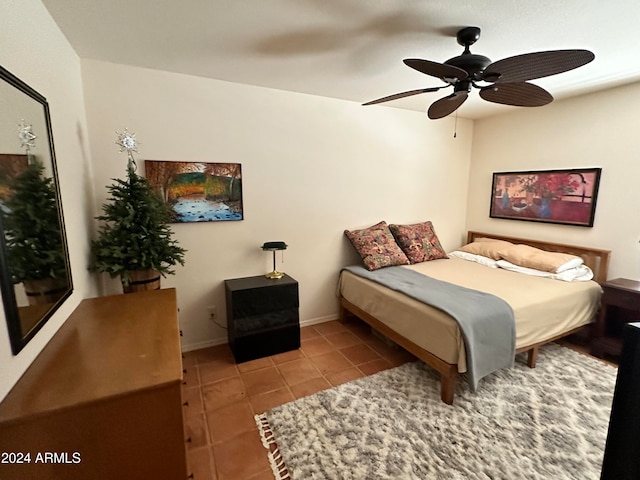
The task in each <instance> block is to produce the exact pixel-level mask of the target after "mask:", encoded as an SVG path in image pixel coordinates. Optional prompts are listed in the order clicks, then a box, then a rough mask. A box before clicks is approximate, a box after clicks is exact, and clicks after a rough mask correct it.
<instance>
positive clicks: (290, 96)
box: [82, 60, 473, 349]
mask: <svg viewBox="0 0 640 480" xmlns="http://www.w3.org/2000/svg"><path fill="white" fill-rule="evenodd" d="M82 71H83V79H84V87H85V99H86V104H87V118H88V124H89V132H90V138H91V148H92V152H91V153H92V158H93V159H94V166H93V168H94V172H95V188H96V197H97V207H96V208H98V206H99V205H101V204H102V203H103V201H104V200H105V198H106V194H107V191H106V188H105V186H106V185H108V184H110V183H112V182H111V180H110V179H112V178H116V177H117V178H124V175H125V165H126V157H125V155H124V154H123V153H119V152H118V147H117V146H116V145H115V144H114V141H115V139H116V134H115V131H116V130H117V131H122V129H124V128H125V127H126V128H128V129H129V131H130V132H133V133H135V134H136V138H137V139H138V140H139V141H140V146H139V154H138V155H137V157H136V158H137V159H138V164H139V166H140V169H141V170H142V168H143V165H144V162H143V160H144V159H149V160H174V161H201V162H238V163H241V164H242V175H243V194H244V214H245V220H243V221H238V222H218V223H192V224H174V226H173V230H174V232H175V238H176V239H177V240H178V241H179V243H180V245H181V246H183V247H185V248H187V249H188V253H187V255H186V266H185V267H183V268H180V267H179V268H178V269H177V274H176V275H175V276H170V277H167V278H166V279H163V286H175V287H177V290H178V302H179V306H180V320H181V324H182V329H183V331H184V335H185V336H184V339H183V344H184V348H185V349H190V348H196V347H202V346H205V345H210V344H214V343H220V342H223V341H226V332H225V330H223V329H221V328H219V327H218V326H216V325H215V324H214V323H213V322H211V321H210V320H209V319H208V312H207V306H208V305H216V307H217V310H218V318H219V320H220V321H221V322H222V323H224V321H225V320H226V315H225V311H224V309H225V303H224V286H223V281H224V279H227V278H237V277H243V276H252V275H261V274H264V273H266V272H268V271H269V270H270V266H271V263H270V262H271V257H270V254H267V253H265V252H263V251H262V250H261V249H260V248H259V247H260V245H262V243H264V242H265V241H270V240H284V241H286V242H287V243H288V245H289V248H288V250H287V251H286V252H285V254H284V262H285V263H284V264H283V265H279V268H280V267H281V269H282V270H284V271H285V272H287V273H288V274H290V275H291V276H293V277H294V278H295V279H297V280H298V281H299V283H300V317H301V321H303V322H315V321H322V320H327V319H334V318H336V315H337V311H338V309H337V300H336V296H335V288H336V281H337V277H338V272H339V269H340V267H341V266H343V265H345V264H348V263H353V262H356V261H358V258H357V257H356V255H355V254H354V252H353V250H352V248H351V246H350V245H349V244H348V241H347V240H346V238H345V237H344V235H343V230H344V229H345V228H349V229H351V228H358V227H363V226H368V225H371V224H373V223H376V222H378V221H380V220H386V221H387V222H389V223H409V222H419V221H424V220H427V219H429V220H432V221H433V222H434V225H435V227H436V231H437V233H438V235H439V236H440V238H441V240H442V242H443V244H444V246H445V247H455V246H457V245H459V244H460V241H461V239H462V236H463V232H464V225H465V210H466V205H467V197H466V191H467V180H468V172H469V157H470V151H471V142H472V134H473V130H472V122H471V121H465V120H459V121H458V135H457V138H456V139H454V138H453V119H445V120H442V121H437V122H434V121H430V120H428V119H427V118H426V116H425V115H424V114H422V113H416V112H408V111H401V110H398V109H392V108H387V107H367V108H365V107H361V106H360V105H358V104H356V103H352V102H346V101H341V100H334V99H328V98H322V97H314V96H309V95H302V94H297V93H291V92H284V91H278V90H272V89H266V88H260V87H252V86H247V85H239V84H233V83H227V82H221V81H215V80H210V79H204V78H198V77H192V76H187V75H179V74H173V73H168V72H160V71H153V70H147V69H141V68H134V67H128V66H123V65H114V64H110V63H104V62H98V61H93V60H83V61H82ZM279 258H280V257H279V256H278V259H279ZM278 261H279V260H278ZM107 280H108V281H107V282H105V284H106V287H105V292H118V291H120V286H119V284H118V283H117V282H116V281H111V280H110V279H107Z"/></svg>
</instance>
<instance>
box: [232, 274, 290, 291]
mask: <svg viewBox="0 0 640 480" xmlns="http://www.w3.org/2000/svg"><path fill="white" fill-rule="evenodd" d="M224 283H225V286H226V288H227V290H230V291H237V290H253V289H255V288H264V287H278V286H283V285H297V283H298V282H297V281H296V280H294V279H293V278H291V277H290V276H289V275H287V274H286V273H285V274H284V276H283V277H282V278H267V277H266V276H264V275H258V276H255V277H244V278H232V279H229V280H225V281H224Z"/></svg>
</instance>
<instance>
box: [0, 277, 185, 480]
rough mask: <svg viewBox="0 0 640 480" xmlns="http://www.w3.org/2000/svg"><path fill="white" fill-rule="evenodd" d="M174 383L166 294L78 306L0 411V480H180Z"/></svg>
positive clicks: (176, 371) (176, 366)
mask: <svg viewBox="0 0 640 480" xmlns="http://www.w3.org/2000/svg"><path fill="white" fill-rule="evenodd" d="M181 382H182V360H181V351H180V338H179V330H178V319H177V304H176V292H175V289H164V290H154V291H148V292H140V293H130V294H126V295H113V296H108V297H100V298H92V299H86V300H83V301H82V303H80V305H79V306H78V308H77V309H76V310H75V311H74V312H73V314H72V315H71V317H70V318H69V319H68V320H67V321H66V322H65V324H64V325H63V326H62V327H61V328H60V330H59V331H58V332H57V333H56V334H55V335H54V337H53V338H52V339H51V341H50V342H49V343H48V344H47V346H46V347H45V348H44V349H43V350H42V352H41V353H40V355H39V356H38V357H37V358H36V359H35V361H34V362H33V364H32V365H31V366H30V367H29V369H28V370H27V371H26V372H25V374H24V375H23V376H22V378H21V379H20V380H19V381H18V383H17V384H16V385H15V386H14V388H13V389H12V390H11V392H9V395H8V396H7V397H6V398H5V399H4V400H3V402H2V403H0V455H2V457H0V478H7V479H10V478H15V479H18V478H19V479H21V480H31V479H39V480H44V479H63V478H64V479H65V480H76V479H78V480H80V479H82V480H87V479H91V480H128V479H171V480H174V479H175V480H179V479H184V478H186V476H187V473H186V458H185V444H184V434H183V425H182V402H181V391H180V386H181ZM26 454H29V461H28V462H26V461H25V459H26ZM20 459H22V461H23V463H16V462H18V461H19V460H20ZM3 460H4V462H3Z"/></svg>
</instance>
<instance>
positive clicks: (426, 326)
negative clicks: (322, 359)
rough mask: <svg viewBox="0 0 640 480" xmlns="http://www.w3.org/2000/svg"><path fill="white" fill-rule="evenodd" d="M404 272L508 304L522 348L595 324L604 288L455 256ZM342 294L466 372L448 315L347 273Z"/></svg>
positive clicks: (456, 333) (459, 340) (459, 339)
mask: <svg viewBox="0 0 640 480" xmlns="http://www.w3.org/2000/svg"><path fill="white" fill-rule="evenodd" d="M401 268H409V269H412V270H415V271H417V272H420V273H423V274H425V275H428V276H430V277H432V278H436V279H438V280H442V281H445V282H450V283H455V284H457V285H461V286H463V287H467V288H472V289H475V290H479V291H482V292H486V293H490V294H493V295H496V296H498V297H500V298H502V299H503V300H505V301H506V302H507V303H508V304H509V305H510V306H511V308H512V309H513V312H514V316H515V322H516V348H517V349H518V348H522V347H525V346H529V345H534V344H536V343H539V342H544V341H547V340H549V339H551V338H554V337H557V336H559V335H562V334H564V333H566V332H569V331H570V330H573V329H574V328H577V327H580V326H583V325H586V324H588V323H590V322H592V321H593V319H594V318H595V315H596V312H597V309H598V306H599V304H600V297H601V295H602V290H601V288H600V285H598V283H596V282H594V281H587V282H563V281H560V280H553V279H549V278H541V277H534V276H529V275H524V274H522V273H518V272H511V271H507V270H503V269H499V268H490V267H487V266H484V265H481V264H478V263H474V262H470V261H468V260H463V259H460V258H454V257H452V258H448V259H439V260H432V261H429V262H423V263H417V264H415V265H406V266H402V267H401ZM338 290H339V293H340V295H342V297H344V298H345V299H346V300H347V301H349V302H350V303H352V304H354V305H356V306H357V307H359V308H361V309H362V310H364V311H365V312H367V313H368V314H369V315H372V316H373V317H375V318H376V319H378V320H379V321H381V322H382V323H384V324H385V325H387V326H388V327H389V328H391V329H392V330H394V331H395V332H396V333H398V334H400V335H402V336H403V337H405V338H407V339H409V340H411V341H412V342H413V343H415V344H416V345H418V346H419V347H421V348H423V349H425V350H427V351H429V352H431V353H433V354H434V355H436V356H437V357H439V358H441V359H442V360H444V361H445V362H447V363H451V364H457V365H458V371H459V372H461V373H462V372H465V371H466V359H465V348H464V340H463V337H462V334H461V332H460V329H459V328H458V324H457V323H456V321H455V320H454V319H453V318H451V317H450V316H449V315H447V314H446V313H444V312H442V311H440V310H438V309H436V308H434V307H431V306H429V305H425V304H423V303H421V302H419V301H417V300H414V299H412V298H409V297H407V296H406V295H404V294H402V293H399V292H396V291H393V290H390V289H388V288H386V287H384V286H382V285H379V284H377V283H375V282H372V281H370V280H366V279H364V278H361V277H358V276H357V275H354V274H352V273H350V272H346V271H343V272H342V273H341V274H340V280H339V285H338ZM460 301H464V298H461V299H460Z"/></svg>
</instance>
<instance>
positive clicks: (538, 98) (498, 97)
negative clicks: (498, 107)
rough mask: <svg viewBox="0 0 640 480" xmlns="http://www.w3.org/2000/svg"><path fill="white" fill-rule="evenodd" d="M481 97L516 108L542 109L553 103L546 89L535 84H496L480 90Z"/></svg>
mask: <svg viewBox="0 0 640 480" xmlns="http://www.w3.org/2000/svg"><path fill="white" fill-rule="evenodd" d="M480 97H482V98H483V99H485V100H487V101H488V102H493V103H501V104H503V105H514V106H516V107H541V106H542V105H546V104H547V103H551V101H553V97H552V96H551V94H550V93H549V92H547V91H546V90H545V89H544V88H540V87H539V86H537V85H534V84H533V83H527V82H518V83H496V84H494V85H491V86H489V87H484V88H483V89H482V90H480Z"/></svg>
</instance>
